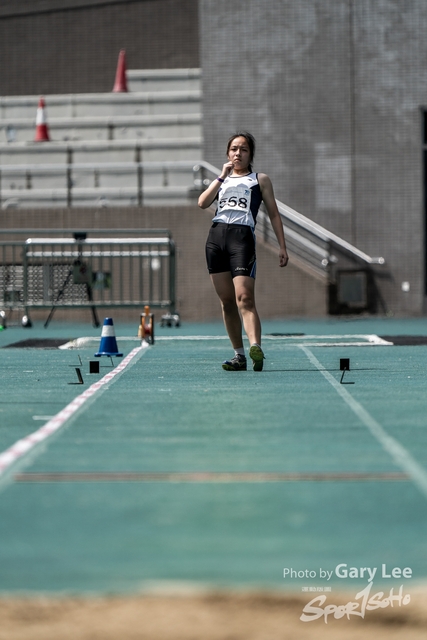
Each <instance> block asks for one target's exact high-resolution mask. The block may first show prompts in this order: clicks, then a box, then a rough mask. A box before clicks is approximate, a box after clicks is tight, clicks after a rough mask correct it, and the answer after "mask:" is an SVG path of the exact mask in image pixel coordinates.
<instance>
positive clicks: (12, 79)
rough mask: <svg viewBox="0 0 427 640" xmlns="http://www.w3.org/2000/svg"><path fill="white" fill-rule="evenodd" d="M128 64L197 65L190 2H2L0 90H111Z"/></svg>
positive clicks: (149, 66)
mask: <svg viewBox="0 0 427 640" xmlns="http://www.w3.org/2000/svg"><path fill="white" fill-rule="evenodd" d="M122 48H124V49H125V50H126V55H127V66H128V68H129V69H167V68H193V67H198V66H199V41H198V3H197V0H19V2H16V0H2V2H1V3H0V68H1V70H2V71H1V77H0V95H3V96H4V95H30V94H58V93H91V92H99V91H111V90H112V88H113V85H114V78H115V73H116V66H117V59H118V55H119V51H120V49H122Z"/></svg>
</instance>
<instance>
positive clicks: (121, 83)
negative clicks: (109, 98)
mask: <svg viewBox="0 0 427 640" xmlns="http://www.w3.org/2000/svg"><path fill="white" fill-rule="evenodd" d="M127 90H128V85H127V82H126V51H125V50H124V49H122V50H121V51H120V53H119V61H118V63H117V71H116V80H115V82H114V87H113V93H127Z"/></svg>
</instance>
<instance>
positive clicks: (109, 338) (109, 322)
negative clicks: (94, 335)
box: [95, 318, 123, 358]
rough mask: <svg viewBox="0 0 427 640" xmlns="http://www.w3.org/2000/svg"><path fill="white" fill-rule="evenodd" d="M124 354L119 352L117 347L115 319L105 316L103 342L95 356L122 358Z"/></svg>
mask: <svg viewBox="0 0 427 640" xmlns="http://www.w3.org/2000/svg"><path fill="white" fill-rule="evenodd" d="M122 355H123V353H119V350H118V347H117V341H116V334H115V333H114V325H113V319H112V318H105V320H104V325H103V327H102V333H101V344H100V345H99V351H98V353H95V358H99V357H100V356H109V357H111V356H117V357H119V358H120V357H121V356H122Z"/></svg>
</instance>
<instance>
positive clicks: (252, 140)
mask: <svg viewBox="0 0 427 640" xmlns="http://www.w3.org/2000/svg"><path fill="white" fill-rule="evenodd" d="M240 137H242V138H245V140H246V142H247V143H248V146H249V152H250V158H249V165H248V169H249V171H250V172H251V173H252V162H253V161H254V157H255V147H256V141H255V138H254V137H253V135H252V134H251V133H249V132H248V131H238V132H237V133H234V134H233V135H232V136H230V137H229V138H228V142H227V157H228V152H229V151H230V147H231V143H232V142H233V140H235V138H240Z"/></svg>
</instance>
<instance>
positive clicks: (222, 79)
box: [200, 0, 427, 314]
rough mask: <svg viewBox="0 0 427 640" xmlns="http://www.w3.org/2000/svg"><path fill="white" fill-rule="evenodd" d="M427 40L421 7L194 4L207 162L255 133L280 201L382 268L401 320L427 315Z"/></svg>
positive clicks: (384, 287)
mask: <svg viewBox="0 0 427 640" xmlns="http://www.w3.org/2000/svg"><path fill="white" fill-rule="evenodd" d="M426 33H427V3H426V2H425V0H410V1H407V0H321V1H320V0H304V1H303V2H295V1H294V0H282V1H281V2H278V1H277V0H264V1H263V2H258V1H257V0H236V1H235V2H233V3H229V2H227V1H226V0H217V2H215V3H213V2H210V0H200V43H201V65H202V67H203V88H204V138H205V154H204V155H205V158H206V159H207V160H208V161H210V162H212V163H213V164H215V165H217V166H219V165H220V164H222V162H223V161H225V157H224V152H225V143H226V140H227V138H228V135H229V133H232V132H233V131H235V130H237V129H242V128H246V129H248V130H249V131H251V132H252V133H253V134H254V135H255V136H256V138H257V140H258V143H259V148H258V153H257V161H256V163H255V168H256V169H257V170H259V171H264V172H266V173H268V174H269V175H270V177H271V178H272V180H273V184H274V187H275V191H276V196H277V197H278V198H279V199H280V200H282V201H283V202H285V203H287V204H288V205H290V206H291V207H293V208H294V209H296V210H297V211H300V212H301V213H303V214H305V215H306V216H308V217H309V218H311V219H313V220H315V221H316V222H318V223H320V224H322V225H324V226H325V227H327V228H329V229H330V230H331V231H333V232H335V233H336V234H338V235H340V236H342V237H344V238H345V239H346V240H348V241H350V242H352V243H353V244H355V245H356V246H357V247H358V248H359V249H362V250H363V251H365V252H367V253H368V254H370V255H381V256H384V257H385V258H386V261H387V274H385V275H384V277H383V278H381V279H379V280H378V284H379V288H380V291H381V293H382V295H383V298H384V300H385V303H386V306H387V307H388V309H390V311H392V312H395V313H405V314H419V313H421V312H422V310H423V302H424V252H425V248H424V215H425V213H424V203H423V177H422V175H423V171H422V169H423V167H422V153H421V149H422V134H421V130H422V127H421V112H420V107H421V106H425V105H426V104H427V64H426V61H427V39H426V37H425V34H426ZM404 281H406V282H409V283H410V291H408V292H404V291H402V282H404Z"/></svg>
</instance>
